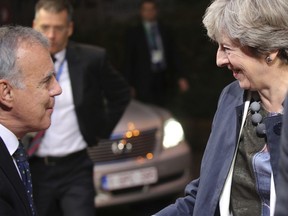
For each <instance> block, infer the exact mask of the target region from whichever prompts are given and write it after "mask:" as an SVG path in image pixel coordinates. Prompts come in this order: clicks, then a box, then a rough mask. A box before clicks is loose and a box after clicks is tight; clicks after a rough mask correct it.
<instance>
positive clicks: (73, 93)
mask: <svg viewBox="0 0 288 216" xmlns="http://www.w3.org/2000/svg"><path fill="white" fill-rule="evenodd" d="M72 10H73V9H72V6H71V4H70V3H69V1H68V0H40V1H38V2H37V4H36V6H35V18H34V21H33V28H34V29H36V30H38V31H39V32H42V33H43V34H44V35H45V36H46V37H47V38H48V39H49V42H50V48H49V51H50V53H51V55H52V58H53V59H54V61H55V63H54V64H55V70H56V78H57V80H58V81H59V83H60V85H61V87H62V89H63V94H62V95H61V97H59V98H58V99H57V100H56V105H55V108H54V113H53V115H52V124H51V127H50V128H49V129H48V130H46V131H45V133H44V136H43V137H40V138H41V139H40V140H39V141H40V145H38V144H39V143H38V144H35V142H33V144H34V145H32V146H31V147H30V148H29V149H28V152H29V153H30V154H33V151H35V150H36V152H35V155H34V156H33V157H32V158H31V160H30V163H31V170H32V173H33V181H34V182H35V184H34V196H35V201H36V202H35V203H36V206H37V207H38V209H39V214H40V215H41V216H45V215H46V216H51V215H53V216H55V215H66V216H74V215H75V216H80V215H81V216H82V215H83V216H89V215H90V216H94V215H95V206H94V197H95V191H94V184H93V163H92V161H91V160H90V158H89V156H88V154H87V147H88V146H93V145H97V142H98V141H99V139H102V138H109V136H110V134H111V132H112V130H113V129H114V127H115V126H116V124H117V123H118V120H119V119H120V117H121V116H122V114H123V112H124V110H125V108H126V106H127V104H128V102H129V100H130V91H129V86H128V84H127V82H126V81H125V80H124V78H123V77H122V76H120V74H119V73H118V72H117V71H115V69H114V68H113V67H112V66H111V64H110V63H109V61H108V59H107V54H106V51H105V50H104V49H103V48H100V47H96V46H91V45H84V44H80V43H76V42H72V41H69V37H70V36H71V35H72V33H73V21H72ZM39 136H40V135H39ZM36 137H38V135H37V136H36Z"/></svg>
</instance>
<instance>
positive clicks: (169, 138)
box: [163, 118, 184, 149]
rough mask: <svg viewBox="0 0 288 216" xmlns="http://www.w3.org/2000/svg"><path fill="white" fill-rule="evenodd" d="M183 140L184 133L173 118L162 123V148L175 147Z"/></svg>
mask: <svg viewBox="0 0 288 216" xmlns="http://www.w3.org/2000/svg"><path fill="white" fill-rule="evenodd" d="M183 139H184V131H183V128H182V126H181V124H180V123H179V122H178V121H176V120H175V119H173V118H170V119H168V120H167V121H165V123H164V139H163V146H164V148H166V149H167V148H171V147H174V146H177V145H178V144H179V143H180V141H182V140H183Z"/></svg>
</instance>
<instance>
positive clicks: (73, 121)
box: [36, 49, 87, 157]
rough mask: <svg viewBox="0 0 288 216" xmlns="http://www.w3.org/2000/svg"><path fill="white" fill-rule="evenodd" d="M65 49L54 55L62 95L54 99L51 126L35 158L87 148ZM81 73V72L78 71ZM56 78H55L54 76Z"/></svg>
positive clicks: (62, 154) (61, 154) (66, 153)
mask: <svg viewBox="0 0 288 216" xmlns="http://www.w3.org/2000/svg"><path fill="white" fill-rule="evenodd" d="M65 56H66V49H64V50H62V51H60V52H58V53H56V55H55V58H56V59H57V60H56V62H55V71H56V75H57V74H58V75H59V73H60V77H59V80H58V82H59V84H60V86H61V88H62V94H61V95H59V96H57V97H55V106H54V111H53V113H52V116H51V126H50V127H49V128H48V129H47V130H46V131H45V136H44V137H43V140H42V142H41V144H40V147H39V149H38V151H37V152H36V155H37V156H40V157H45V156H56V157H57V156H58V157H61V156H65V155H68V154H71V153H73V152H77V151H80V150H83V149H84V148H86V147H87V144H86V142H85V141H84V138H83V136H82V134H81V132H80V129H79V125H78V121H77V116H76V112H75V106H74V101H73V95H72V88H71V80H70V76H69V72H68V64H67V60H66V59H65ZM79 73H81V71H79ZM56 77H57V76H56Z"/></svg>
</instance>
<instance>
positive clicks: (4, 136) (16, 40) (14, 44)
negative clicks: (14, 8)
mask: <svg viewBox="0 0 288 216" xmlns="http://www.w3.org/2000/svg"><path fill="white" fill-rule="evenodd" d="M54 74H55V71H54V66H53V63H52V60H51V57H50V54H49V51H48V41H47V40H46V38H44V37H43V36H42V35H41V34H40V33H38V32H36V31H35V30H33V29H31V28H28V27H20V26H6V27H1V28H0V215H21V216H33V215H37V212H36V209H35V207H34V202H33V197H32V182H31V176H30V170H29V164H28V162H27V160H26V155H25V151H24V149H23V145H22V143H21V142H19V140H20V139H21V138H22V137H23V136H24V135H25V134H26V133H28V132H33V131H39V130H44V129H47V128H48V127H49V126H50V124H51V114H52V111H53V106H54V97H55V96H56V95H59V94H61V92H62V89H61V87H60V86H59V84H58V82H57V81H56V79H55V76H54Z"/></svg>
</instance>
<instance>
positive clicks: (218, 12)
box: [203, 0, 288, 61]
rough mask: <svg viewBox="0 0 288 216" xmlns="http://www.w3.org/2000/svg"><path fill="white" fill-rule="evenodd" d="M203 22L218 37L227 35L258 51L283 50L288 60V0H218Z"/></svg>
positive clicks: (217, 38)
mask: <svg viewBox="0 0 288 216" xmlns="http://www.w3.org/2000/svg"><path fill="white" fill-rule="evenodd" d="M203 24H204V26H205V28H206V29H207V34H208V36H209V37H210V38H211V39H212V40H214V41H219V40H220V38H221V35H226V36H228V37H229V38H230V39H231V40H232V41H233V42H236V43H238V44H240V45H241V46H248V47H249V48H251V49H252V50H253V51H254V53H255V54H258V55H259V54H267V53H269V52H271V51H275V50H279V54H278V55H279V57H280V58H281V59H282V60H285V61H288V0H214V1H213V2H212V3H211V5H210V6H209V7H208V8H207V10H206V12H205V15H204V17H203Z"/></svg>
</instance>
